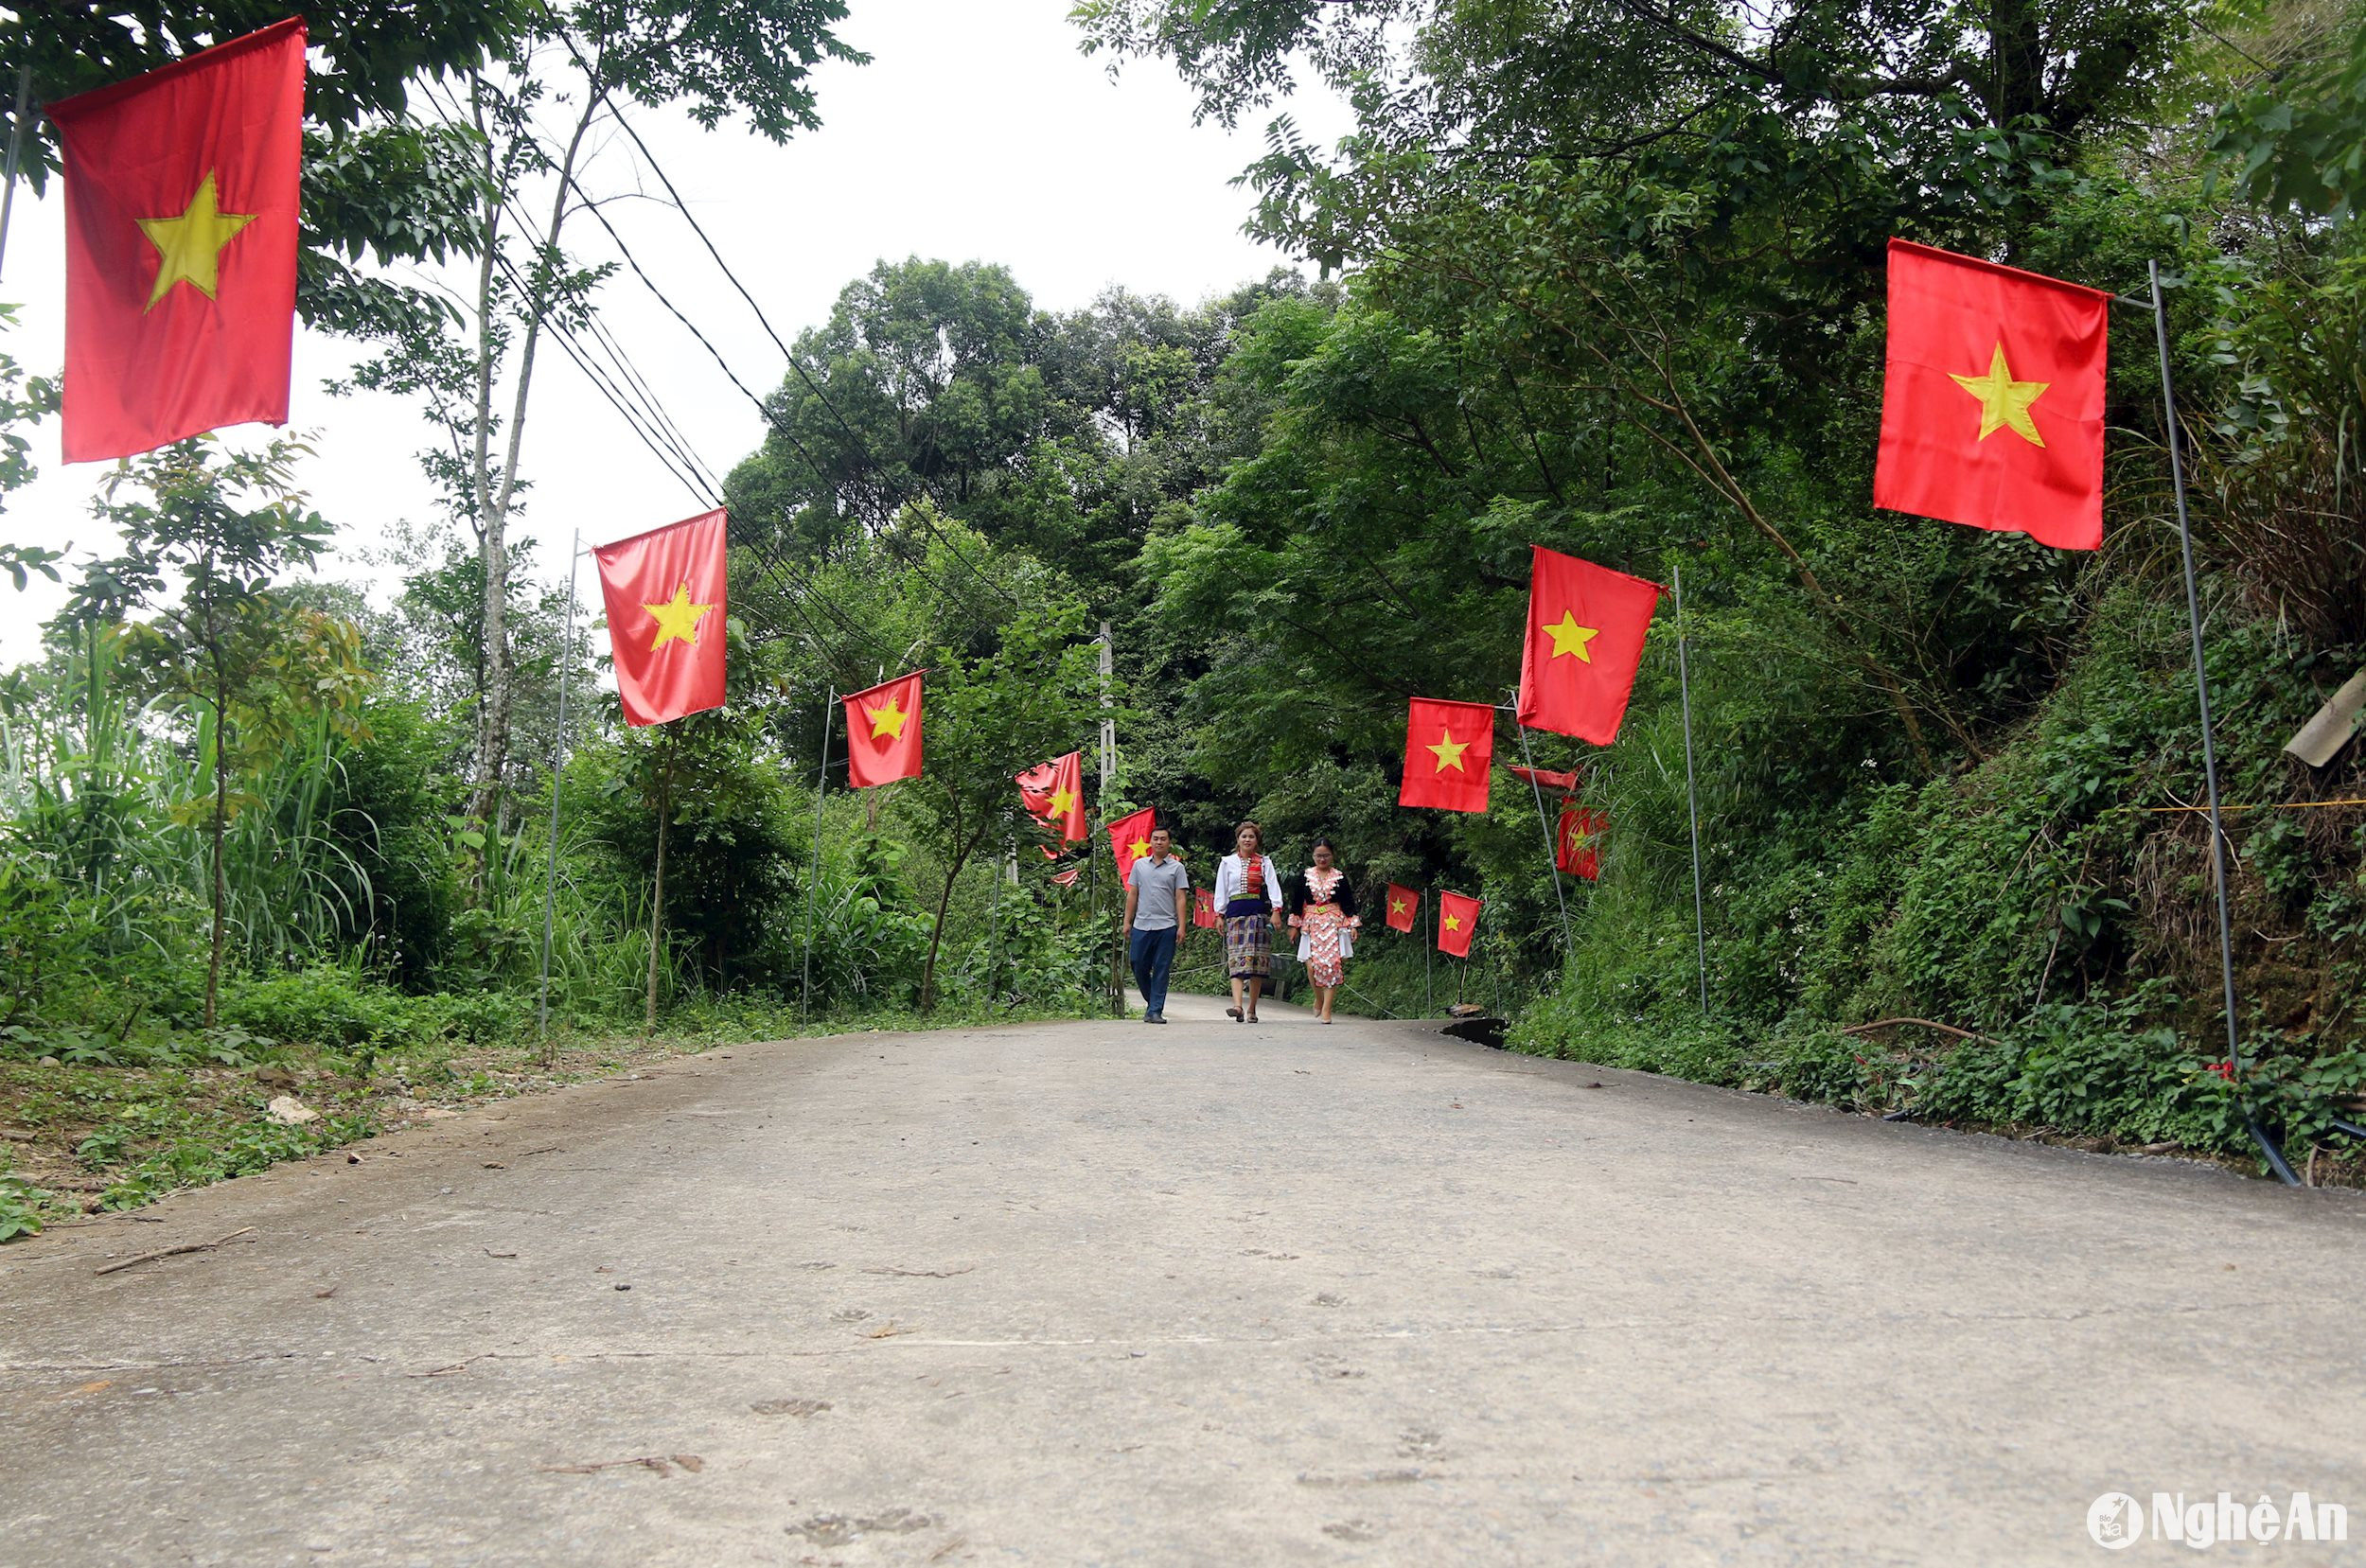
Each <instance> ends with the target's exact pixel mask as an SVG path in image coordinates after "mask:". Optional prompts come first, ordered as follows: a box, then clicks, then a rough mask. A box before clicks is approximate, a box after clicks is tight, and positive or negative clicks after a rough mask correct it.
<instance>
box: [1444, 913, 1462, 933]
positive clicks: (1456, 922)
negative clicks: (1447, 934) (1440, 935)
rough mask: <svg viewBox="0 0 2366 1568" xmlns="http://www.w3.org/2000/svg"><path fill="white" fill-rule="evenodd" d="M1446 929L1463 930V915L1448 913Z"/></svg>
mask: <svg viewBox="0 0 2366 1568" xmlns="http://www.w3.org/2000/svg"><path fill="white" fill-rule="evenodd" d="M1446 929H1447V930H1449V931H1459V930H1461V929H1462V917H1461V916H1460V915H1448V916H1447V917H1446Z"/></svg>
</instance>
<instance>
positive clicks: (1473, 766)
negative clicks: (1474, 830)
mask: <svg viewBox="0 0 2366 1568" xmlns="http://www.w3.org/2000/svg"><path fill="white" fill-rule="evenodd" d="M1494 757H1495V710H1494V709H1492V708H1491V707H1489V706H1488V705H1487V704H1486V703H1484V702H1440V701H1438V700H1437V699H1435V698H1432V697H1426V696H1417V697H1415V698H1414V699H1413V705H1412V708H1411V710H1410V713H1409V715H1408V716H1407V718H1406V720H1405V726H1404V784H1401V785H1399V786H1398V789H1397V804H1399V805H1401V806H1435V807H1436V808H1438V809H1439V810H1440V811H1485V810H1486V809H1487V769H1488V766H1489V765H1490V764H1491V763H1492V762H1493V760H1494Z"/></svg>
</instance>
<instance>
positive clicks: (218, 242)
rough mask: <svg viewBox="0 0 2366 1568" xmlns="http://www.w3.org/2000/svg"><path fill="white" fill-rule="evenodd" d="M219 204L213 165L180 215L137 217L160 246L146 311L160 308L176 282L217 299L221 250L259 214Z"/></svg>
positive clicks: (157, 246)
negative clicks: (231, 209) (228, 208)
mask: <svg viewBox="0 0 2366 1568" xmlns="http://www.w3.org/2000/svg"><path fill="white" fill-rule="evenodd" d="M219 202H220V198H219V197H218V196H217V195H216V193H215V189H214V171H213V170H212V169H210V168H209V169H207V170H206V171H205V178H203V180H200V181H199V182H198V183H197V194H196V195H195V196H192V197H190V198H189V205H188V209H187V210H186V211H185V212H183V213H182V214H181V216H180V217H178V218H140V219H134V220H133V221H134V222H136V223H138V224H139V226H140V232H141V233H142V234H144V235H146V236H148V242H149V243H150V244H151V245H153V246H155V247H156V285H155V287H154V288H152V289H150V291H149V292H148V304H147V305H146V306H144V307H143V309H144V310H153V309H154V308H156V302H157V301H158V300H161V299H163V298H164V297H165V295H166V294H167V293H168V292H170V291H171V290H172V286H173V285H174V284H176V283H185V284H187V285H188V286H189V287H190V288H192V289H195V290H196V291H198V292H199V293H201V294H203V295H204V296H205V297H206V298H207V299H212V298H213V297H214V291H215V290H216V289H217V288H219V287H220V286H221V248H222V247H223V246H224V245H227V244H229V243H230V238H231V236H233V235H235V234H237V233H238V231H239V230H240V229H242V228H245V227H246V226H247V225H248V224H249V223H252V222H254V221H255V216H256V215H255V214H253V213H251V212H223V211H222V210H221V206H220V204H219Z"/></svg>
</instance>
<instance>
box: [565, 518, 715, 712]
mask: <svg viewBox="0 0 2366 1568" xmlns="http://www.w3.org/2000/svg"><path fill="white" fill-rule="evenodd" d="M592 559H593V560H594V561H596V562H598V563H599V568H600V596H601V597H602V598H604V599H605V600H607V601H608V642H609V649H610V651H611V652H613V653H614V654H615V656H616V695H617V696H618V697H620V698H622V699H623V701H624V705H625V722H626V723H627V724H663V723H665V722H666V721H667V720H669V719H677V718H680V717H681V716H682V715H683V714H695V713H697V712H699V711H700V710H701V709H706V708H720V707H721V706H722V705H723V648H724V643H725V641H726V639H725V637H724V635H723V617H724V614H725V597H726V596H725V594H724V591H723V587H724V570H723V514H722V513H721V512H719V511H715V512H705V513H701V514H700V515H698V516H697V517H695V518H686V519H684V520H682V521H680V522H676V523H669V524H667V525H666V526H665V527H663V528H655V529H651V530H650V531H649V532H648V533H646V534H635V535H634V536H633V537H630V538H628V539H618V540H617V541H616V542H615V543H614V544H604V545H601V546H599V547H598V548H597V549H595V550H593V551H592Z"/></svg>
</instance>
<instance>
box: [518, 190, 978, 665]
mask: <svg viewBox="0 0 2366 1568" xmlns="http://www.w3.org/2000/svg"><path fill="white" fill-rule="evenodd" d="M565 178H566V181H567V185H568V188H569V189H571V190H573V191H574V193H575V195H576V196H577V197H578V198H580V199H581V201H582V203H583V205H584V208H585V210H586V211H588V212H590V213H591V214H592V220H594V221H595V222H597V223H598V224H599V225H600V227H601V228H602V229H603V230H605V231H606V232H607V234H608V237H609V242H610V243H612V244H614V245H615V247H616V250H617V254H618V255H621V256H623V257H624V261H625V265H626V266H627V267H628V268H630V269H631V270H632V274H633V276H635V277H637V278H639V279H640V280H641V284H642V287H644V288H645V289H647V290H648V291H649V292H650V293H651V294H652V295H654V296H655V297H656V299H657V301H658V303H659V304H661V305H662V306H664V307H665V308H666V310H667V311H668V312H669V313H671V314H672V316H673V318H674V319H675V320H676V321H678V322H680V323H681V325H682V328H683V330H685V331H687V332H688V333H689V334H690V335H691V336H692V337H694V338H696V339H697V341H698V344H699V346H701V347H703V348H704V349H705V350H706V351H707V354H708V355H709V357H711V358H712V359H713V360H714V361H715V364H716V365H717V366H718V367H719V368H720V369H721V370H722V372H723V374H724V376H726V377H727V378H729V379H730V380H731V383H732V385H733V386H734V387H737V388H738V389H739V392H740V395H741V396H744V397H746V398H747V399H748V401H749V402H750V403H751V404H753V405H754V407H755V410H756V412H757V413H758V414H761V415H763V417H764V420H765V422H766V423H767V424H768V425H769V426H771V427H772V429H774V430H775V431H778V432H780V433H781V434H782V436H784V437H785V438H786V440H787V441H788V443H789V445H790V446H791V447H793V448H795V449H796V451H797V454H798V455H799V456H800V457H802V458H803V459H804V462H805V466H806V467H808V468H810V469H811V470H812V471H813V474H814V477H815V478H817V479H826V475H827V470H826V469H824V468H823V467H822V466H821V462H820V461H819V460H818V459H816V458H815V457H814V455H813V453H812V452H811V451H810V450H809V449H807V448H806V446H805V444H804V443H803V441H802V440H800V439H798V436H797V432H795V431H794V430H793V429H791V428H790V427H789V426H788V425H787V424H786V423H784V422H783V420H782V418H781V416H780V415H779V414H776V413H774V412H773V409H772V406H771V404H770V403H769V402H768V401H767V400H766V399H764V398H763V397H761V396H757V395H756V393H755V392H754V391H752V390H751V389H750V387H749V385H748V383H747V382H745V381H743V380H741V379H739V374H738V372H737V371H735V370H733V368H732V365H731V361H729V360H727V359H725V358H724V357H723V352H722V350H721V349H719V348H717V347H715V344H714V341H713V340H712V339H710V338H708V336H707V335H706V334H705V333H704V332H702V331H700V330H699V329H698V326H697V323H695V322H693V321H692V320H691V319H690V317H689V316H688V315H686V314H685V313H684V312H683V311H682V308H681V307H680V306H678V305H676V304H675V303H674V301H673V299H672V297H671V296H669V295H668V294H667V293H666V292H665V291H664V290H662V289H661V288H659V287H658V284H657V280H656V279H655V278H652V277H651V276H650V275H649V273H648V270H647V269H646V268H644V267H643V266H642V265H641V262H640V258H639V257H637V256H635V255H633V254H632V247H631V246H629V245H627V244H626V243H625V237H624V236H623V235H621V234H619V233H617V231H616V225H615V224H613V223H611V222H609V220H608V214H606V213H605V212H603V211H601V210H600V206H599V203H596V202H595V201H593V200H592V197H591V195H590V193H589V192H587V191H585V190H584V188H583V185H582V184H581V182H579V181H578V180H576V179H575V177H574V175H573V174H569V175H567V176H565ZM767 330H769V328H768V329H767ZM776 341H777V340H776ZM792 362H794V361H792ZM799 374H800V375H801V376H802V375H803V369H802V368H801V369H800V371H799ZM806 384H807V385H808V386H810V385H812V381H811V379H809V378H808V379H807V380H806ZM817 395H819V389H817ZM824 400H825V401H826V399H824ZM833 413H835V411H833ZM840 423H841V424H843V423H844V421H843V420H841V421H840ZM849 433H850V434H852V431H851V429H850V430H849ZM856 439H857V440H859V437H857V438H856ZM864 457H865V461H866V462H869V463H870V464H871V466H872V467H874V469H876V468H877V467H878V465H877V463H876V461H875V460H874V459H872V458H871V457H870V455H869V453H868V451H866V452H865V454H864ZM910 515H911V516H913V517H915V518H917V519H918V520H920V521H921V523H922V524H923V525H924V526H926V527H927V529H928V531H929V532H930V533H931V534H934V535H936V537H938V538H939V539H940V540H943V541H944V543H945V549H946V550H947V551H948V552H949V553H950V554H951V555H953V557H954V558H955V559H956V560H959V561H960V562H961V563H962V565H963V566H965V567H968V569H969V572H970V574H971V575H972V576H975V577H977V578H978V580H979V581H980V582H981V583H985V584H986V586H987V587H989V588H992V589H994V590H996V591H997V592H998V593H1000V594H1001V595H1002V596H1003V597H1004V598H1005V599H1009V600H1010V601H1011V602H1012V603H1013V604H1016V603H1017V600H1016V598H1015V597H1014V596H1013V595H1012V593H1011V592H1010V590H1007V589H1004V588H1003V587H1001V585H1000V584H998V583H996V582H994V581H993V580H992V579H990V578H988V577H986V576H984V575H983V574H981V573H980V572H979V571H978V569H977V568H976V567H975V566H971V565H970V563H969V561H968V559H967V558H966V557H965V556H963V555H962V554H961V552H960V550H959V549H958V548H956V547H955V546H954V544H953V542H952V541H951V540H950V539H947V538H945V535H944V534H943V533H942V532H940V531H939V530H938V529H937V527H936V524H935V523H934V522H933V521H932V520H930V519H929V517H928V515H927V513H926V512H923V511H920V510H919V509H917V508H912V509H910ZM874 524H875V525H876V526H877V529H878V534H879V537H882V538H886V537H891V535H890V530H889V525H888V520H887V519H886V518H884V517H880V518H875V519H874ZM902 558H903V561H904V565H905V566H906V567H907V568H909V570H910V571H911V572H912V573H914V574H916V575H917V576H918V577H919V578H920V579H921V581H923V582H925V583H927V585H928V586H929V587H930V588H932V589H934V590H936V591H937V594H938V596H939V597H941V598H942V599H944V600H945V602H946V603H948V604H950V605H953V606H954V607H956V608H959V609H960V610H961V612H962V615H963V616H964V617H965V618H966V619H967V620H968V621H969V623H970V626H971V628H972V629H973V630H984V629H988V628H987V627H986V625H985V623H984V622H982V621H980V619H979V616H978V612H977V611H976V610H974V609H972V608H970V607H969V605H968V604H967V603H966V601H965V600H963V599H962V597H961V596H960V595H957V594H955V593H954V592H953V591H952V590H950V589H948V588H946V587H945V585H944V584H943V583H941V582H939V581H937V580H936V578H934V577H932V576H930V575H929V573H928V570H927V568H926V567H924V566H922V565H921V564H920V562H919V561H917V560H914V559H912V558H911V557H909V556H904V557H902Z"/></svg>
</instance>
